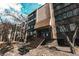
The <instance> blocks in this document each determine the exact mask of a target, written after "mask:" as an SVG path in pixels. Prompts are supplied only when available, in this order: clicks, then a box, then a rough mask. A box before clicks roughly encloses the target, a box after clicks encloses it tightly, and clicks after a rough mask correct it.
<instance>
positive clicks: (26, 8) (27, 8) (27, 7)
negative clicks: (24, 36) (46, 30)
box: [0, 3, 43, 14]
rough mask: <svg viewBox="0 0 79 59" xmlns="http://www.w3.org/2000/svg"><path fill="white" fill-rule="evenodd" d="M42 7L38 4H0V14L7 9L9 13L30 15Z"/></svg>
mask: <svg viewBox="0 0 79 59" xmlns="http://www.w3.org/2000/svg"><path fill="white" fill-rule="evenodd" d="M42 5H43V4H38V3H0V12H2V11H3V10H5V9H8V10H9V11H11V12H13V11H16V12H19V13H23V14H30V13H31V12H32V11H34V10H35V9H37V8H39V7H40V6H42Z"/></svg>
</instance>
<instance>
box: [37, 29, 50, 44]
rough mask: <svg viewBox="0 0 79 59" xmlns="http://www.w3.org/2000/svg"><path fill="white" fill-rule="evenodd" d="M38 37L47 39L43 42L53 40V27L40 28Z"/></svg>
mask: <svg viewBox="0 0 79 59" xmlns="http://www.w3.org/2000/svg"><path fill="white" fill-rule="evenodd" d="M37 37H38V38H41V39H45V41H44V42H43V44H46V43H47V42H50V40H51V29H50V28H45V29H40V30H38V31H37Z"/></svg>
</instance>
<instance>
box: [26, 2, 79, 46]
mask: <svg viewBox="0 0 79 59" xmlns="http://www.w3.org/2000/svg"><path fill="white" fill-rule="evenodd" d="M78 15H79V4H77V3H54V4H53V3H46V4H44V5H43V6H41V7H40V8H38V9H37V10H35V11H34V12H32V13H31V14H30V15H28V21H27V22H28V23H27V24H28V28H30V29H28V32H29V34H30V35H31V36H32V35H34V34H33V33H35V34H36V35H37V37H41V38H45V39H46V41H49V40H53V39H57V40H58V44H59V45H68V44H67V43H66V42H67V41H66V38H65V36H64V35H62V31H63V32H65V33H67V34H68V36H70V38H72V35H73V33H74V30H75V27H76V26H78V21H79V20H78V19H79V17H78ZM28 36H29V35H28ZM78 36H79V35H78V34H77V39H76V43H77V44H78V42H79V40H78ZM65 43H66V44H65Z"/></svg>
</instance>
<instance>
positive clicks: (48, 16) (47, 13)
mask: <svg viewBox="0 0 79 59" xmlns="http://www.w3.org/2000/svg"><path fill="white" fill-rule="evenodd" d="M55 27H56V26H55V18H54V12H53V4H45V5H43V6H41V7H40V8H38V9H37V10H35V11H33V12H32V13H31V14H29V15H28V20H27V28H28V29H27V31H28V36H33V35H36V36H37V37H38V38H41V39H43V38H45V39H46V41H50V40H51V39H57V37H56V28H55Z"/></svg>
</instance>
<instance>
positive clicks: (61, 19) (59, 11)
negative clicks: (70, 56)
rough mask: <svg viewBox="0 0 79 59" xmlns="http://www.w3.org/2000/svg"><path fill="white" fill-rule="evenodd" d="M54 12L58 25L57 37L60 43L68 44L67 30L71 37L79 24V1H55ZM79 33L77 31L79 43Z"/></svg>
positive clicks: (78, 42)
mask: <svg viewBox="0 0 79 59" xmlns="http://www.w3.org/2000/svg"><path fill="white" fill-rule="evenodd" d="M54 14H55V18H56V26H57V38H58V43H59V45H68V44H67V43H66V42H67V41H66V40H65V39H66V37H65V36H64V35H62V32H65V33H66V34H67V35H68V36H69V37H70V38H71V39H72V36H73V33H74V30H75V28H76V26H78V24H79V16H78V15H79V4H77V3H55V4H54ZM78 36H79V34H78V32H77V38H76V44H77V45H79V40H78V39H79V38H78Z"/></svg>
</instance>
